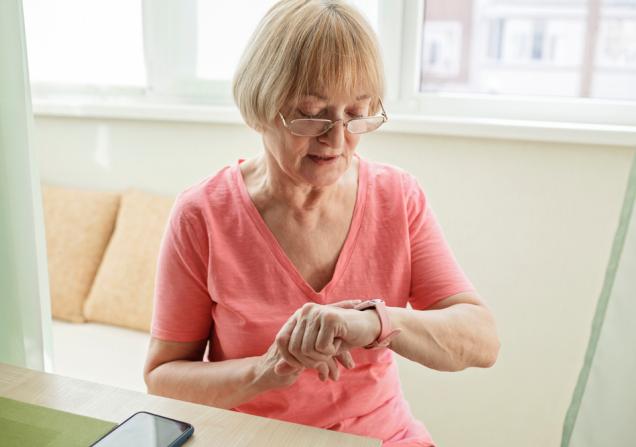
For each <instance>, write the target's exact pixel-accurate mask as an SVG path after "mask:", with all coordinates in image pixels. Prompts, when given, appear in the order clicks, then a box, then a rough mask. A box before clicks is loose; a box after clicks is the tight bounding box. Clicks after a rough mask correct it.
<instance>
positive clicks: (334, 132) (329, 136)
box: [318, 119, 347, 148]
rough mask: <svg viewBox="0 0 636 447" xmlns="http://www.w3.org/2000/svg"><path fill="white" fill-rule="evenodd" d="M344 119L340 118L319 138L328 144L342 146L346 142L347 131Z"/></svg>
mask: <svg viewBox="0 0 636 447" xmlns="http://www.w3.org/2000/svg"><path fill="white" fill-rule="evenodd" d="M346 131H347V130H346V129H345V126H344V120H342V119H339V120H337V121H335V122H334V125H333V127H332V128H331V129H329V131H328V132H327V133H324V134H322V135H320V136H319V137H318V140H319V141H321V142H323V143H324V144H327V145H328V146H329V147H333V148H340V147H342V146H343V144H344V138H345V132H346Z"/></svg>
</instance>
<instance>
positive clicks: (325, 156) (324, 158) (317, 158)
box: [308, 154, 338, 160]
mask: <svg viewBox="0 0 636 447" xmlns="http://www.w3.org/2000/svg"><path fill="white" fill-rule="evenodd" d="M308 156H309V158H312V159H314V160H333V159H334V158H336V157H338V156H337V155H316V154H309V155H308Z"/></svg>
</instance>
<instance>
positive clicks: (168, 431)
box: [91, 411, 194, 447]
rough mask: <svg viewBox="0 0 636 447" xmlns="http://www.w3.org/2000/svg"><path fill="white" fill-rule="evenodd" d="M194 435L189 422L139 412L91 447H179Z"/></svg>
mask: <svg viewBox="0 0 636 447" xmlns="http://www.w3.org/2000/svg"><path fill="white" fill-rule="evenodd" d="M192 433H194V427H193V426H192V425H190V424H188V423H187V422H182V421H177V420H176V419H170V418H167V417H165V416H159V415H158V414H153V413H148V412H147V411H139V412H137V413H135V414H133V415H132V416H130V417H129V418H128V419H126V420H125V421H124V422H122V423H121V424H119V425H117V426H115V427H113V429H112V430H111V431H109V432H108V433H106V434H105V435H104V436H102V437H101V438H99V439H98V440H97V441H95V442H94V443H93V444H91V447H93V446H94V447H177V446H180V445H183V444H184V443H185V442H186V441H187V440H188V438H189V437H190V436H192Z"/></svg>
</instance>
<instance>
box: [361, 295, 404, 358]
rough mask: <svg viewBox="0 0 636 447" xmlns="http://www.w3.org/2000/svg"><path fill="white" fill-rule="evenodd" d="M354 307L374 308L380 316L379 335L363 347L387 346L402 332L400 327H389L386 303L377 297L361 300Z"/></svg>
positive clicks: (389, 321) (362, 308)
mask: <svg viewBox="0 0 636 447" xmlns="http://www.w3.org/2000/svg"><path fill="white" fill-rule="evenodd" d="M354 309H357V310H366V309H375V311H376V313H377V314H378V317H379V318H380V335H378V338H377V339H376V340H375V341H374V342H373V343H371V344H369V345H367V346H365V349H373V348H385V347H387V346H389V344H390V343H391V341H392V340H393V338H395V336H396V335H397V334H399V333H400V332H402V331H401V330H400V329H393V328H392V327H391V320H389V316H388V314H387V312H386V305H385V304H384V301H382V300H381V299H379V298H376V299H372V300H368V301H363V302H361V303H360V304H357V305H356V306H355V307H354Z"/></svg>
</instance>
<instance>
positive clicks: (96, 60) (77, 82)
mask: <svg viewBox="0 0 636 447" xmlns="http://www.w3.org/2000/svg"><path fill="white" fill-rule="evenodd" d="M23 4H24V16H25V29H26V37H27V47H28V57H29V73H30V77H31V81H32V82H33V83H40V84H42V83H45V84H58V85H59V84H62V85H67V86H69V85H74V86H95V85H108V86H135V87H140V86H143V85H145V83H146V70H145V65H144V57H143V38H142V36H143V30H142V20H141V18H142V11H141V3H140V2H134V1H130V0H109V1H108V2H105V1H100V0H56V1H55V2H51V1H48V0H24V2H23Z"/></svg>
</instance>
